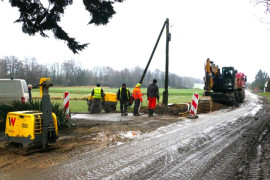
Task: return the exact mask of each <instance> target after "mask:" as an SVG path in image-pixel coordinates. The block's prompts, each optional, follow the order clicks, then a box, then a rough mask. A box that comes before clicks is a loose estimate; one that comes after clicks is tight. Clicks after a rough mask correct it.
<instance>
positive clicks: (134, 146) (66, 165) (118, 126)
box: [0, 19, 270, 179]
mask: <svg viewBox="0 0 270 180" xmlns="http://www.w3.org/2000/svg"><path fill="white" fill-rule="evenodd" d="M168 23H169V22H168V19H167V20H166V21H165V22H164V25H163V27H162V30H161V32H160V35H159V38H158V40H157V43H156V45H155V47H154V49H153V52H152V54H151V56H150V59H149V61H148V63H147V66H146V68H145V71H144V73H143V74H142V76H141V79H140V81H139V83H142V81H143V80H144V76H145V74H146V72H147V69H148V66H149V65H150V63H151V60H152V57H153V54H154V52H155V49H156V46H157V45H158V42H159V39H160V37H161V34H162V32H163V30H164V28H165V27H167V34H166V39H167V41H166V44H167V51H166V52H167V53H166V73H165V86H164V87H165V89H164V91H163V96H162V97H163V99H162V102H160V103H158V104H157V106H156V108H155V111H154V115H153V116H152V117H150V114H149V116H148V112H150V110H149V109H148V107H141V109H140V116H133V115H132V109H130V110H129V111H128V112H127V114H126V116H120V114H119V111H117V110H116V104H117V99H116V97H117V96H116V94H115V93H107V94H106V93H105V98H104V100H103V101H104V103H103V108H104V112H103V113H98V114H89V112H90V110H91V104H92V103H93V102H92V101H93V97H92V95H90V96H89V97H88V98H87V103H86V104H85V106H86V105H87V106H88V110H89V112H85V113H83V114H79V113H76V114H72V113H69V112H67V113H66V117H67V118H68V123H69V128H64V129H61V130H59V129H58V124H57V123H58V122H57V117H56V115H55V114H54V112H53V111H52V108H51V102H50V93H49V89H50V88H51V87H52V86H53V82H51V81H50V78H41V79H40V82H39V84H38V85H36V86H34V87H33V88H39V91H40V96H41V101H42V105H41V106H42V107H41V110H40V111H33V110H28V111H13V112H12V111H11V112H8V114H7V117H6V121H3V120H2V123H1V126H2V127H5V128H2V130H1V131H0V172H1V173H0V179H103V178H105V179H148V178H151V179H270V168H269V167H270V164H269V163H270V160H269V158H270V141H269V138H270V114H269V113H268V112H269V111H270V105H269V101H268V100H266V99H263V98H260V97H258V96H257V95H255V94H252V93H251V92H250V91H248V90H246V89H245V82H246V80H247V77H246V75H245V74H244V73H242V72H238V71H237V70H236V69H234V67H232V66H229V67H222V68H220V67H219V66H218V65H216V64H215V63H214V62H213V61H211V60H210V59H209V58H208V59H207V60H206V61H205V65H204V66H205V67H204V69H205V77H204V93H203V95H202V96H200V97H199V95H198V94H196V93H195V94H194V96H193V99H190V102H186V103H179V104H178V103H170V102H168V96H169V90H168V78H169V77H168V61H169V58H168V57H169V56H168V44H169V41H170V33H169V30H168ZM7 82H9V83H13V82H16V80H14V79H11V80H3V82H2V84H4V83H7ZM18 82H20V81H18ZM1 87H2V88H3V87H4V86H1ZM28 88H29V97H31V96H32V95H31V88H32V87H28ZM65 97H69V95H68V94H67V95H65ZM24 100H25V99H24ZM30 102H31V100H30ZM66 103H67V101H65V100H64V104H66ZM131 104H132V103H131ZM66 111H67V109H66ZM122 114H123V113H122ZM4 122H5V124H4Z"/></svg>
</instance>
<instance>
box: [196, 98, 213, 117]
mask: <svg viewBox="0 0 270 180" xmlns="http://www.w3.org/2000/svg"><path fill="white" fill-rule="evenodd" d="M212 104H213V103H212V97H211V96H202V97H201V98H200V99H199V105H198V112H200V113H209V112H211V111H212Z"/></svg>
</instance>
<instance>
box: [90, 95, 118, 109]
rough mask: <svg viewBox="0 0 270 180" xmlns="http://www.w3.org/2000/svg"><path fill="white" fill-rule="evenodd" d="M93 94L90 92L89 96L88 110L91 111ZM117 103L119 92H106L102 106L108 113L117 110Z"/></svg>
mask: <svg viewBox="0 0 270 180" xmlns="http://www.w3.org/2000/svg"><path fill="white" fill-rule="evenodd" d="M92 100H93V96H92V95H91V94H90V95H89V96H88V97H87V105H88V111H89V112H90V107H91V105H92ZM116 105H117V94H116V93H111V92H104V98H103V100H102V107H103V109H104V111H105V112H106V113H109V112H111V111H115V110H116Z"/></svg>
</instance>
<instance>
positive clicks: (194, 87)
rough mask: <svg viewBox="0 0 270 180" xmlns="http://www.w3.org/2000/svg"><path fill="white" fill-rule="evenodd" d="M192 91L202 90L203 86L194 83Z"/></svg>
mask: <svg viewBox="0 0 270 180" xmlns="http://www.w3.org/2000/svg"><path fill="white" fill-rule="evenodd" d="M193 89H204V84H200V83H194V85H193Z"/></svg>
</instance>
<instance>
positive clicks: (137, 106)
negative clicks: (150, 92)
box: [133, 99, 141, 114]
mask: <svg viewBox="0 0 270 180" xmlns="http://www.w3.org/2000/svg"><path fill="white" fill-rule="evenodd" d="M140 104H141V101H140V100H139V99H135V100H134V112H133V114H139V110H140Z"/></svg>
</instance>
